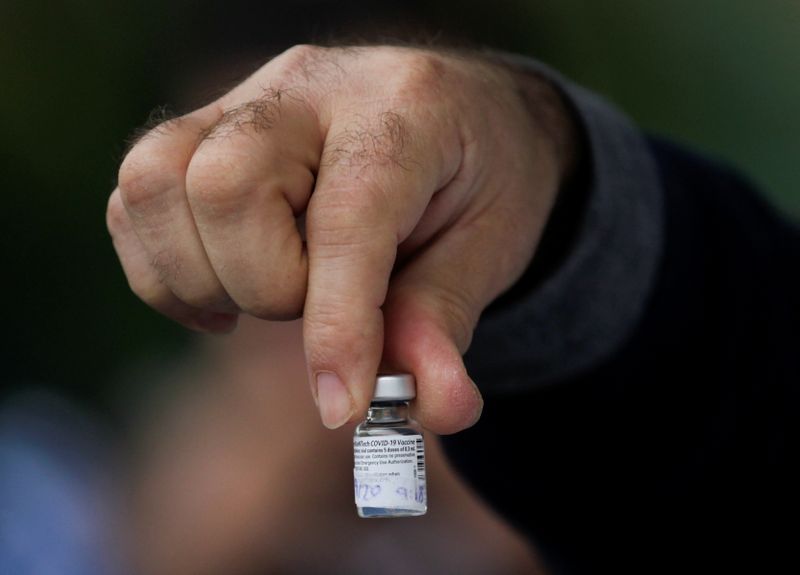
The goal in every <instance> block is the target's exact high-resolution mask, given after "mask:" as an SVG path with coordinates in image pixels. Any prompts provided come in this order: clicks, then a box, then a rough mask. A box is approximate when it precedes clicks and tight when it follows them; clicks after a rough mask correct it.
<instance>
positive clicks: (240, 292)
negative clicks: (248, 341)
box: [186, 89, 322, 319]
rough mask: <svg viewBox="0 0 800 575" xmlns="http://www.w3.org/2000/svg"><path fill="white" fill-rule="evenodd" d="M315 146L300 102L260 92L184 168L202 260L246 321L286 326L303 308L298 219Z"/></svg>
mask: <svg viewBox="0 0 800 575" xmlns="http://www.w3.org/2000/svg"><path fill="white" fill-rule="evenodd" d="M321 147H322V136H321V134H320V129H319V126H318V124H317V121H316V116H315V114H314V113H313V112H312V111H311V110H310V109H309V108H308V106H307V104H306V102H305V100H303V99H301V98H300V97H299V96H296V95H294V94H290V93H288V92H285V91H281V90H277V89H276V90H273V89H267V90H263V89H262V90H261V92H260V94H259V95H258V97H257V98H256V99H253V100H249V101H246V102H245V103H244V104H239V105H235V106H233V107H231V108H228V109H226V110H225V112H224V113H223V115H222V117H221V118H220V120H219V121H218V122H217V123H216V124H215V125H214V126H213V127H212V128H211V129H210V130H209V132H208V134H207V136H206V138H205V139H204V140H203V142H202V143H201V144H200V145H199V146H198V147H197V149H196V151H195V153H194V156H193V157H192V159H191V162H190V163H189V167H188V170H187V174H186V190H187V196H188V198H189V204H190V207H191V210H192V214H193V215H194V219H195V222H196V224H197V230H198V232H199V234H200V237H201V238H202V241H203V245H204V247H205V250H206V253H207V255H208V259H209V261H210V263H211V266H212V268H213V269H214V271H215V273H216V275H217V277H218V278H219V280H220V282H221V283H222V285H223V286H224V288H225V291H226V292H227V293H228V294H229V295H230V297H231V298H232V299H233V301H234V302H235V303H236V304H237V306H238V307H239V308H240V309H242V310H244V311H246V312H248V313H250V314H252V315H255V316H258V317H262V318H266V319H289V318H294V317H298V316H299V315H300V313H301V311H302V309H303V301H304V298H305V292H306V282H307V270H308V258H307V254H306V251H305V246H304V242H303V238H302V237H301V234H300V231H299V229H298V224H297V218H298V216H300V215H301V214H302V212H303V211H304V210H305V207H306V203H307V202H308V198H309V196H310V195H311V191H312V189H313V186H314V179H315V178H314V174H315V172H316V170H317V163H318V158H319V154H320V149H321Z"/></svg>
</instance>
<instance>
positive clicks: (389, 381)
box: [372, 373, 417, 401]
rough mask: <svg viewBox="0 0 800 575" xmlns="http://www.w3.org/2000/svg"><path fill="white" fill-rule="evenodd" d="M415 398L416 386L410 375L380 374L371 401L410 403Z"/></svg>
mask: <svg viewBox="0 0 800 575" xmlns="http://www.w3.org/2000/svg"><path fill="white" fill-rule="evenodd" d="M416 396H417V385H416V381H415V380H414V376H413V375H411V374H410V373H382V374H379V375H378V378H377V379H376V381H375V394H374V395H373V397H372V401H410V400H412V399H414V398H415V397H416Z"/></svg>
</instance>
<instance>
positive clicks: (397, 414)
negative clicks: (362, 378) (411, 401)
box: [367, 401, 408, 423]
mask: <svg viewBox="0 0 800 575" xmlns="http://www.w3.org/2000/svg"><path fill="white" fill-rule="evenodd" d="M407 420H408V402H407V401H387V402H380V403H373V404H371V405H370V406H369V410H368V411H367V422H368V423H399V422H402V421H407Z"/></svg>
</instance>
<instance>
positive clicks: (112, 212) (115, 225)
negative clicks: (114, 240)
mask: <svg viewBox="0 0 800 575" xmlns="http://www.w3.org/2000/svg"><path fill="white" fill-rule="evenodd" d="M127 218H128V214H127V213H126V211H125V205H124V204H123V203H122V198H121V197H120V195H119V193H113V194H111V197H109V198H108V205H107V206H106V228H107V229H108V233H110V234H111V235H112V236H113V235H115V234H118V233H120V232H121V231H122V229H123V228H124V226H125V225H126V221H127Z"/></svg>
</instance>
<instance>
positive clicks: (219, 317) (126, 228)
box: [106, 189, 237, 332]
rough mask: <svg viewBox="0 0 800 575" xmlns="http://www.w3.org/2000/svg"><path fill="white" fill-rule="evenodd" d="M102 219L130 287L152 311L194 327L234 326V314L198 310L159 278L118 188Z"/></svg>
mask: <svg viewBox="0 0 800 575" xmlns="http://www.w3.org/2000/svg"><path fill="white" fill-rule="evenodd" d="M106 223H107V226H108V230H109V233H110V234H111V238H112V241H113V244H114V249H115V250H116V252H117V256H118V257H119V260H120V262H121V263H122V269H123V271H124V272H125V276H126V277H127V279H128V284H129V285H130V288H131V290H132V291H133V293H135V294H136V295H137V296H139V297H140V298H141V299H142V301H144V302H145V303H147V304H148V305H150V306H151V307H153V308H154V309H155V310H156V311H158V312H160V313H162V314H164V315H165V316H167V317H169V318H171V319H173V320H175V321H177V322H179V323H181V324H183V325H184V326H186V327H188V328H190V329H194V330H197V331H210V332H228V331H231V330H232V329H233V328H234V327H235V326H236V320H237V316H236V315H235V314H227V313H217V312H213V311H210V310H201V309H198V308H195V307H192V306H190V305H188V304H187V303H185V302H183V301H181V300H180V299H179V298H178V297H177V296H176V295H175V294H174V293H172V292H171V291H170V289H169V288H168V287H167V286H166V285H165V284H164V283H163V282H162V281H161V279H160V278H159V275H158V272H157V271H156V269H155V268H153V266H152V265H150V256H149V254H148V253H147V250H145V249H144V246H143V245H142V243H141V241H139V237H138V236H137V235H136V232H135V231H134V229H133V225H132V224H131V221H130V218H129V216H128V213H127V212H126V210H125V207H124V206H123V204H122V199H121V197H120V192H119V189H117V190H114V192H113V193H112V194H111V198H110V199H109V201H108V209H107V212H106Z"/></svg>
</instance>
